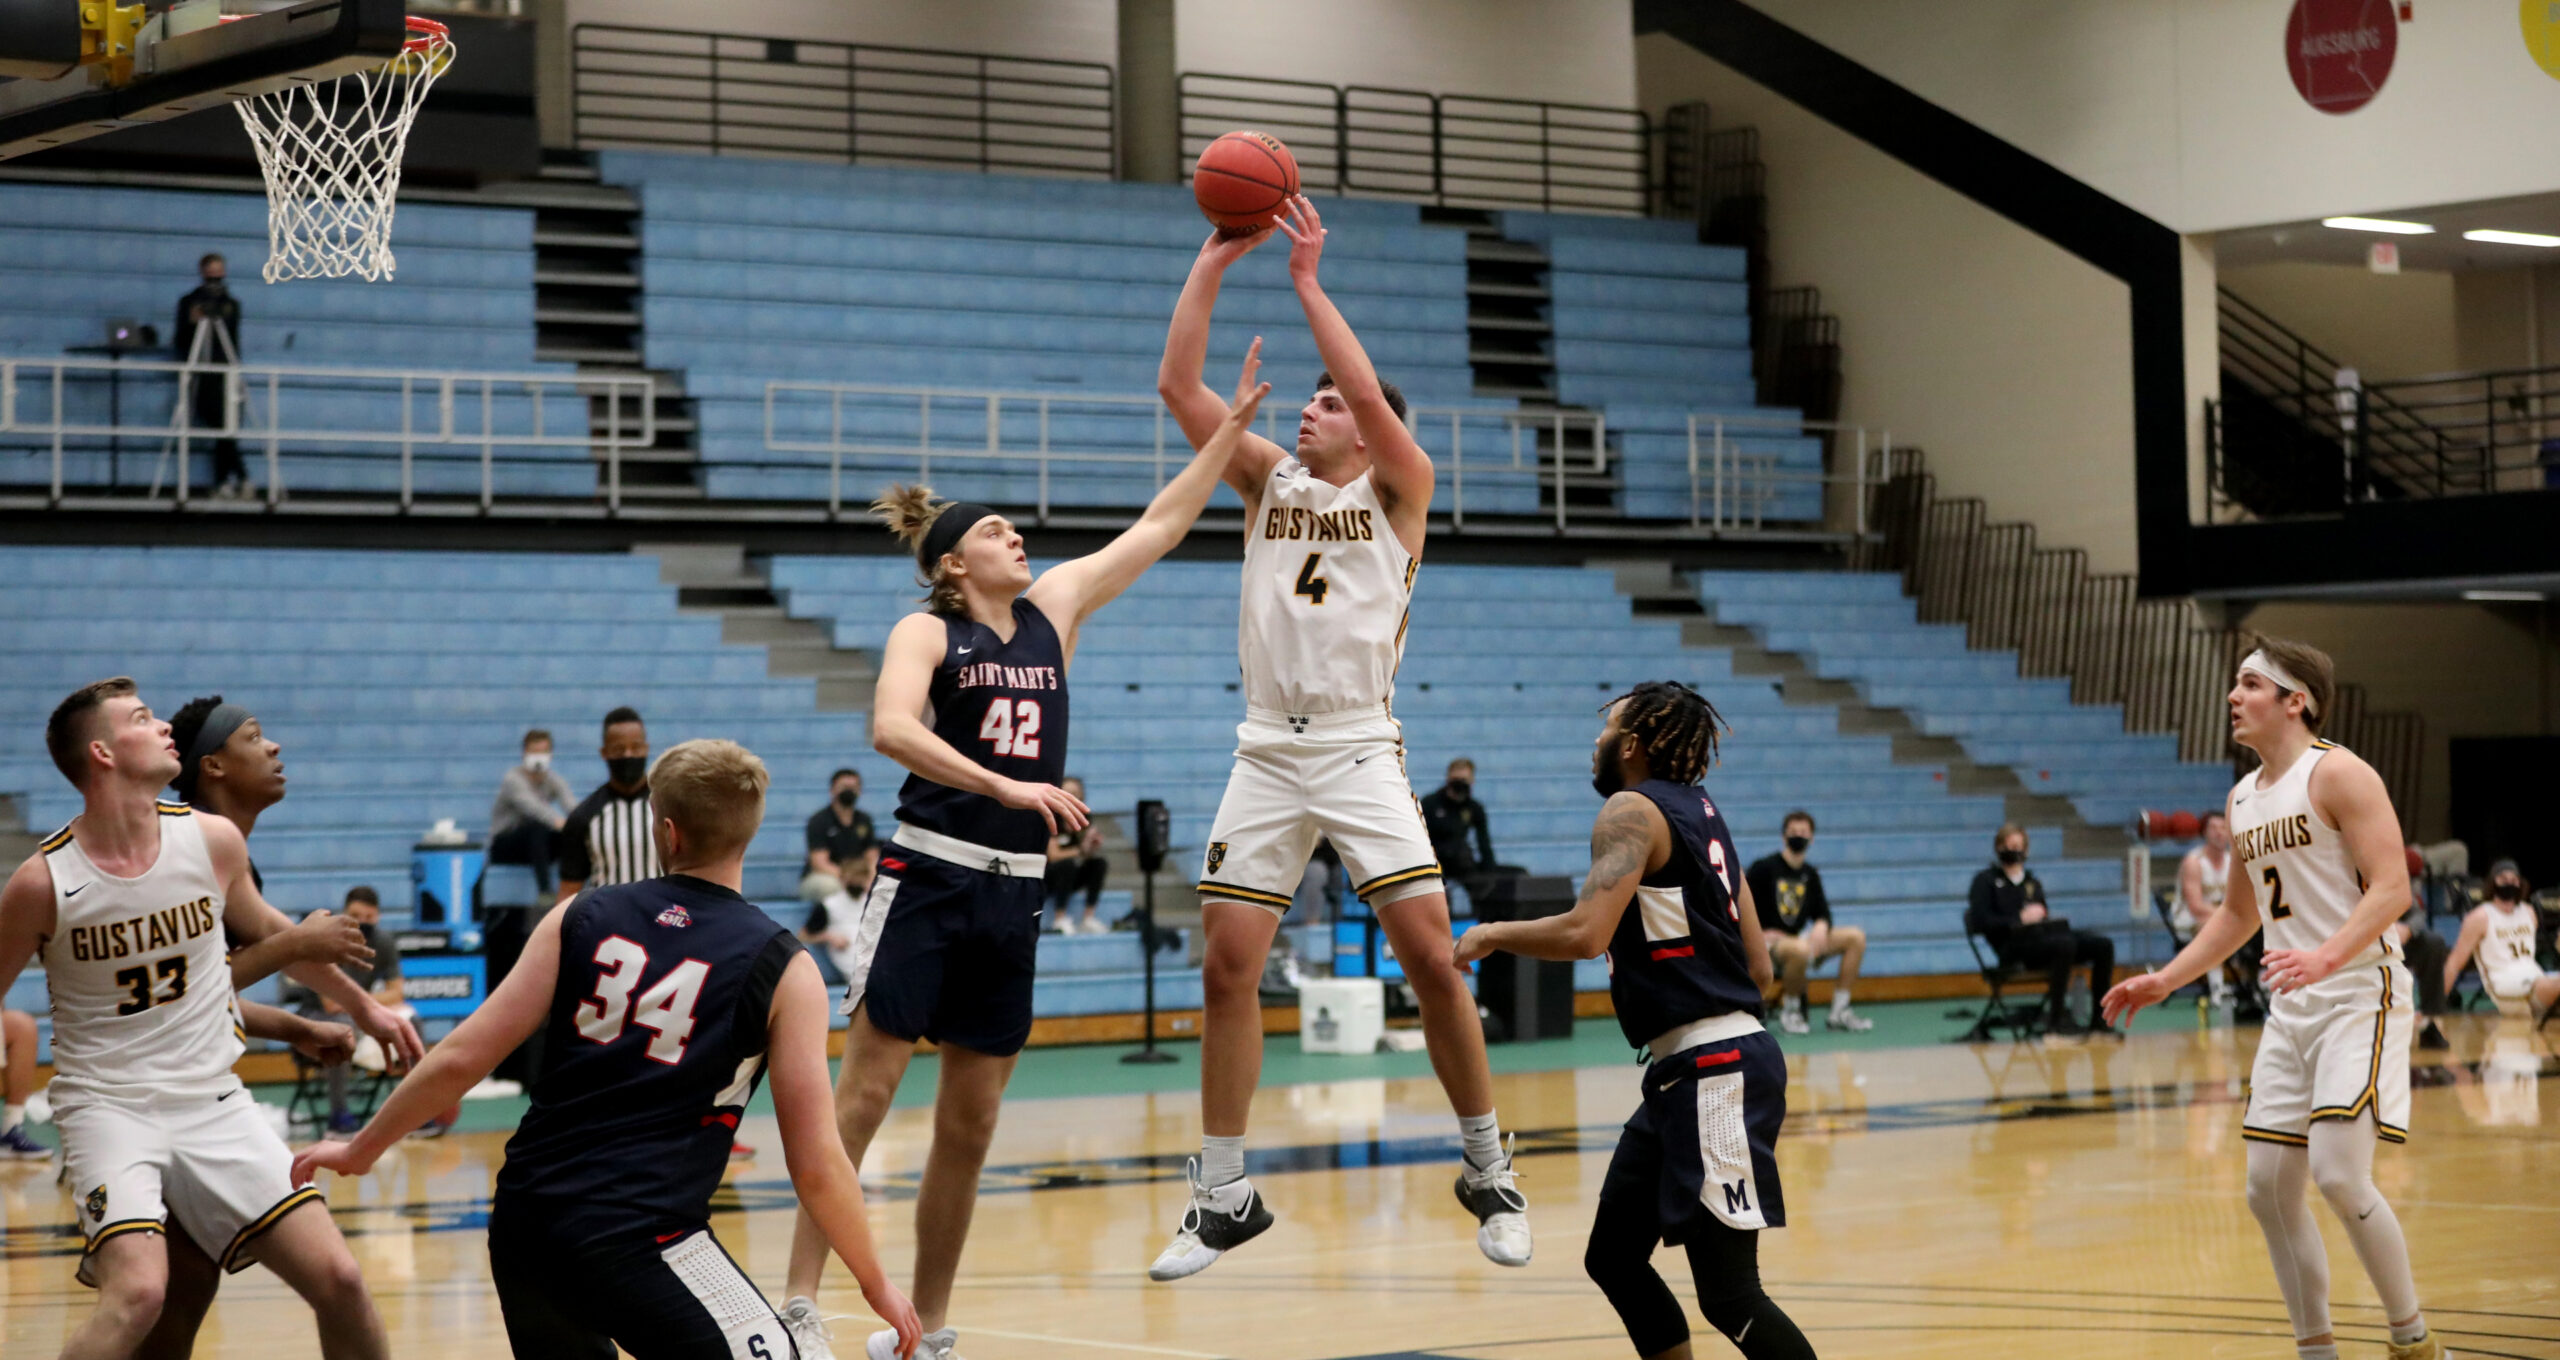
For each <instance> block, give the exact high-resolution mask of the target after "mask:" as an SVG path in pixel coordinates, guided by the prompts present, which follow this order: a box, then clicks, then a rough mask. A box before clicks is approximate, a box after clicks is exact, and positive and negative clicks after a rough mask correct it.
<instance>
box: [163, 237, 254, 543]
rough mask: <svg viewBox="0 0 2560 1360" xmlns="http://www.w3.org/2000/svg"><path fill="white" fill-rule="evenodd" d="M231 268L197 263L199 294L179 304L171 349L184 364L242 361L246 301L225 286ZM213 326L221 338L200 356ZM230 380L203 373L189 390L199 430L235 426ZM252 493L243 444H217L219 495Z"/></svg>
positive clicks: (212, 261) (212, 338)
mask: <svg viewBox="0 0 2560 1360" xmlns="http://www.w3.org/2000/svg"><path fill="white" fill-rule="evenodd" d="M228 268H229V266H227V265H226V264H224V262H223V259H222V257H221V256H220V255H210V254H209V255H206V256H205V257H204V258H203V259H200V260H198V261H196V286H195V289H194V291H192V292H190V293H188V294H187V295H186V296H185V297H182V298H180V299H178V324H177V325H176V326H174V327H172V328H171V329H170V332H169V337H170V339H169V344H170V347H171V349H172V351H173V352H174V353H175V354H176V356H177V358H178V359H179V360H180V361H181V362H183V361H184V360H186V359H187V358H188V357H189V356H191V355H193V356H195V357H197V358H200V359H202V360H204V361H205V362H207V363H210V364H236V363H238V362H240V300H239V299H238V298H235V297H233V296H231V286H230V285H229V284H228V283H225V282H224V281H223V276H224V274H225V273H226V272H227V270H228ZM208 325H209V326H213V327H216V328H217V330H218V332H219V333H218V334H216V335H208V336H206V337H205V343H204V351H203V353H202V354H200V355H198V354H196V332H197V330H198V329H200V328H202V327H204V326H208ZM229 377H230V375H229V374H227V373H224V372H222V371H220V370H218V369H217V370H215V371H212V372H203V371H199V372H197V373H196V375H195V376H194V377H193V378H192V379H190V380H189V381H190V384H191V385H190V386H189V387H188V389H187V404H188V408H189V409H188V418H189V419H190V420H191V421H193V422H194V424H195V427H196V428H197V429H199V430H219V429H222V428H224V427H226V426H228V425H230V424H231V421H230V419H229V414H230V413H229V412H228V411H226V410H225V409H224V406H225V404H226V402H227V400H228V397H229V394H230V382H229V381H228V380H229ZM248 490H249V466H248V464H247V463H244V462H242V461H241V458H240V441H239V440H237V439H230V438H217V439H215V440H214V441H213V494H214V495H215V496H217V497H220V498H222V499H226V500H227V499H230V498H232V497H235V496H240V495H245V494H247V492H248Z"/></svg>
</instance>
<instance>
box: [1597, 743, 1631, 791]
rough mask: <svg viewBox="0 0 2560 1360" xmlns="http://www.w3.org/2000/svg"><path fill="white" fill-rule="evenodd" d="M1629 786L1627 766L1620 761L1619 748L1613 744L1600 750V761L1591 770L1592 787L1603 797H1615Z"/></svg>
mask: <svg viewBox="0 0 2560 1360" xmlns="http://www.w3.org/2000/svg"><path fill="white" fill-rule="evenodd" d="M1626 786H1627V771H1626V767H1625V766H1623V765H1621V764H1619V763H1618V748H1617V746H1616V745H1614V744H1612V745H1610V746H1607V747H1604V748H1602V749H1601V752H1600V760H1599V763H1598V764H1596V765H1594V766H1593V767H1592V770H1591V787H1592V788H1594V789H1597V790H1599V792H1600V796H1601V797H1603V798H1615V797H1617V796H1618V791H1619V790H1621V789H1624V788H1625V787H1626Z"/></svg>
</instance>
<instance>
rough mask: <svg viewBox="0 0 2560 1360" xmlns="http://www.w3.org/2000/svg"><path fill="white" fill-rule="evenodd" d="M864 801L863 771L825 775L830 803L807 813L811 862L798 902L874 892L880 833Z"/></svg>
mask: <svg viewBox="0 0 2560 1360" xmlns="http://www.w3.org/2000/svg"><path fill="white" fill-rule="evenodd" d="M861 801H862V772H861V771H859V770H853V769H843V770H838V771H836V772H835V773H834V774H832V775H829V776H827V805H826V806H825V807H822V808H820V809H818V810H817V811H815V812H813V813H810V814H809V833H808V847H809V860H808V864H807V866H806V868H805V870H804V872H803V873H802V874H801V877H800V900H801V901H803V902H824V901H826V900H827V899H828V898H830V897H833V896H835V895H836V894H837V893H851V894H852V895H853V896H854V898H855V899H856V900H859V899H860V898H861V896H862V894H863V893H866V892H868V891H870V890H871V873H872V870H874V869H875V868H877V867H879V864H880V835H879V833H878V832H876V831H874V830H873V829H872V826H871V814H870V813H868V812H863V811H860V810H859V809H857V808H856V807H855V804H857V803H860V802H861Z"/></svg>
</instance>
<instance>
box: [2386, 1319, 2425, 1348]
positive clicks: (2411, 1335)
mask: <svg viewBox="0 0 2560 1360" xmlns="http://www.w3.org/2000/svg"><path fill="white" fill-rule="evenodd" d="M2426 1334H2427V1315H2426V1314H2424V1313H2420V1314H2418V1315H2417V1316H2416V1317H2413V1318H2411V1319H2409V1320H2408V1321H2407V1322H2406V1323H2399V1322H2395V1323H2392V1324H2391V1344H2392V1345H2394V1346H2406V1345H2409V1344H2410V1343H2412V1342H2415V1341H2418V1340H2421V1339H2423V1338H2424V1337H2425V1336H2426Z"/></svg>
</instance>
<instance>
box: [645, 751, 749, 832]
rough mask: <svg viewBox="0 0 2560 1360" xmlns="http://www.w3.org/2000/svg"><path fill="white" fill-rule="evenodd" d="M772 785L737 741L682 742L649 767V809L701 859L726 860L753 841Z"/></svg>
mask: <svg viewBox="0 0 2560 1360" xmlns="http://www.w3.org/2000/svg"><path fill="white" fill-rule="evenodd" d="M772 783H773V776H772V775H770V774H768V773H767V772H766V771H765V768H764V762H763V761H761V760H759V759H757V758H756V754H755V752H753V751H750V750H748V749H747V748H746V747H743V746H740V745H739V744H738V743H736V742H734V741H722V740H720V739H718V738H709V739H697V740H694V741H684V742H678V743H676V744H675V746H673V747H672V748H670V749H669V750H668V751H667V753H666V754H665V755H662V756H660V757H658V760H657V763H656V764H654V765H651V766H650V767H649V806H650V807H651V809H652V810H653V811H654V812H655V813H656V815H658V816H660V817H664V818H666V819H667V820H668V821H671V822H673V823H675V824H676V828H677V829H678V830H680V831H682V832H684V838H685V843H686V846H687V848H689V849H692V850H694V851H696V852H697V853H698V854H699V855H700V857H701V858H702V859H704V860H717V859H723V858H726V857H727V856H728V855H729V854H730V853H732V852H734V851H737V850H743V849H745V848H746V844H747V842H748V841H750V840H753V839H754V838H755V834H756V828H757V827H759V826H761V825H763V824H764V794H765V790H766V788H768V787H769V786H771V784H772Z"/></svg>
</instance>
